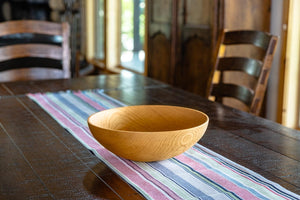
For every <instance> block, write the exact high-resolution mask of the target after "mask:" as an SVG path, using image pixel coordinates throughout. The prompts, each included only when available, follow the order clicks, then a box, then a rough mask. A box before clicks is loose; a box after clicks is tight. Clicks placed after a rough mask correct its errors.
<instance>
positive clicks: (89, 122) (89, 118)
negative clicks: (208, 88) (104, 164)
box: [87, 104, 209, 133]
mask: <svg viewBox="0 0 300 200" xmlns="http://www.w3.org/2000/svg"><path fill="white" fill-rule="evenodd" d="M145 106H147V107H176V108H180V109H186V110H190V111H193V112H197V113H200V114H201V115H203V116H204V117H205V121H204V122H203V123H201V124H199V125H196V126H192V127H189V128H185V129H175V130H166V131H127V130H117V129H110V128H103V127H100V126H97V125H95V124H93V123H91V118H92V117H94V116H95V115H97V114H99V113H101V112H109V111H111V110H115V109H122V108H126V107H145ZM87 122H88V125H89V126H90V125H91V126H94V127H97V128H99V129H102V130H107V131H117V132H120V133H150V132H152V133H167V132H169V133H170V132H177V131H180V130H182V131H187V130H190V129H195V128H200V127H202V126H206V125H208V123H209V117H208V115H207V114H206V113H204V112H202V111H200V110H197V109H193V108H189V107H184V106H173V105H150V104H149V105H132V106H121V107H116V108H110V109H106V110H102V111H98V112H95V113H93V114H91V115H90V116H89V117H88V119H87Z"/></svg>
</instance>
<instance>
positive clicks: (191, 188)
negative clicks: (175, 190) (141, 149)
mask: <svg viewBox="0 0 300 200" xmlns="http://www.w3.org/2000/svg"><path fill="white" fill-rule="evenodd" d="M149 165H150V166H152V167H153V168H155V169H156V170H157V171H159V172H160V173H161V174H163V175H164V176H165V177H167V178H169V179H171V180H173V181H174V182H175V183H177V184H178V185H179V186H180V187H182V189H184V190H186V191H187V192H189V193H190V194H192V195H193V196H194V197H197V198H200V199H204V200H213V198H212V197H210V196H208V195H206V194H205V193H203V192H202V191H201V190H199V189H197V188H195V187H194V186H193V185H192V184H191V183H189V182H187V181H185V180H183V179H182V178H180V177H179V176H177V175H176V173H175V172H173V171H171V170H169V169H168V168H166V167H165V166H163V165H161V164H160V162H151V163H149Z"/></svg>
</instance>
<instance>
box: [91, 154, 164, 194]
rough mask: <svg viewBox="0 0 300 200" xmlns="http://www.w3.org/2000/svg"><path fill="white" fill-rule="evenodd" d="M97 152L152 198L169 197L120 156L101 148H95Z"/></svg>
mask: <svg viewBox="0 0 300 200" xmlns="http://www.w3.org/2000/svg"><path fill="white" fill-rule="evenodd" d="M97 152H98V153H99V154H100V155H101V156H102V157H103V159H105V160H106V161H108V162H109V163H110V164H111V165H112V166H113V167H115V168H116V169H117V170H118V171H120V172H121V173H122V174H126V177H127V178H128V179H129V180H130V181H131V182H133V183H135V184H137V185H138V186H139V187H140V188H141V189H142V190H143V191H145V192H146V193H147V194H148V195H149V196H151V197H152V198H154V199H162V200H163V199H169V198H167V197H166V195H165V194H164V193H163V192H162V191H161V190H159V189H157V188H156V187H155V186H154V185H152V184H150V183H149V181H146V180H144V178H142V176H141V175H140V174H139V173H137V172H136V171H134V170H133V169H131V168H130V167H128V165H126V164H125V163H124V162H123V161H122V160H121V158H119V157H118V156H116V155H114V154H113V153H111V152H109V151H107V150H105V149H103V150H97Z"/></svg>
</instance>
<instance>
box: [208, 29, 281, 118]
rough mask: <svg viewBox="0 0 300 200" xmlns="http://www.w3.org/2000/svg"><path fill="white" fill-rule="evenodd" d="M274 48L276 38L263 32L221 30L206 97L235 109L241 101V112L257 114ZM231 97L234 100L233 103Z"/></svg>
mask: <svg viewBox="0 0 300 200" xmlns="http://www.w3.org/2000/svg"><path fill="white" fill-rule="evenodd" d="M276 45H277V37H276V36H273V35H271V34H269V33H266V32H261V31H255V30H238V31H224V32H223V34H222V35H221V39H220V45H219V49H218V54H217V59H216V63H215V66H214V71H213V75H212V77H211V78H210V80H211V86H210V87H209V89H208V92H207V95H208V96H209V98H210V99H213V100H215V101H217V102H220V103H223V104H225V105H229V106H231V107H235V108H238V109H240V107H239V106H235V105H234V104H236V103H241V102H242V104H243V106H244V108H242V109H241V110H245V111H247V112H250V113H252V114H255V115H259V114H260V111H261V107H262V103H263V99H264V96H265V92H266V87H267V82H268V78H269V74H270V70H271V64H272V60H273V56H274V53H275V48H276ZM241 48H242V49H241ZM249 49H250V50H249ZM235 72H236V74H234V73H235ZM230 73H231V75H230ZM246 79H250V81H247V80H246ZM232 98H233V99H236V100H233V103H232V101H230V99H232ZM226 100H227V101H226ZM237 100H238V102H237ZM228 102H229V103H228Z"/></svg>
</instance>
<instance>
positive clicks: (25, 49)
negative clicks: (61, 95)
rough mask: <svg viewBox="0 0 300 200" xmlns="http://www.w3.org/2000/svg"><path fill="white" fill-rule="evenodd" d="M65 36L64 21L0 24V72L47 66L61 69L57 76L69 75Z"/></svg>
mask: <svg viewBox="0 0 300 200" xmlns="http://www.w3.org/2000/svg"><path fill="white" fill-rule="evenodd" d="M69 35H70V27H69V25H68V23H66V22H65V23H54V22H47V21H38V20H17V21H6V22H2V23H0V72H1V73H3V72H4V71H7V70H12V69H21V68H47V69H58V70H61V72H62V73H61V74H62V75H61V76H62V77H61V78H70V76H71V71H70V48H69ZM1 73H0V74H1ZM0 81H1V79H0Z"/></svg>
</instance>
